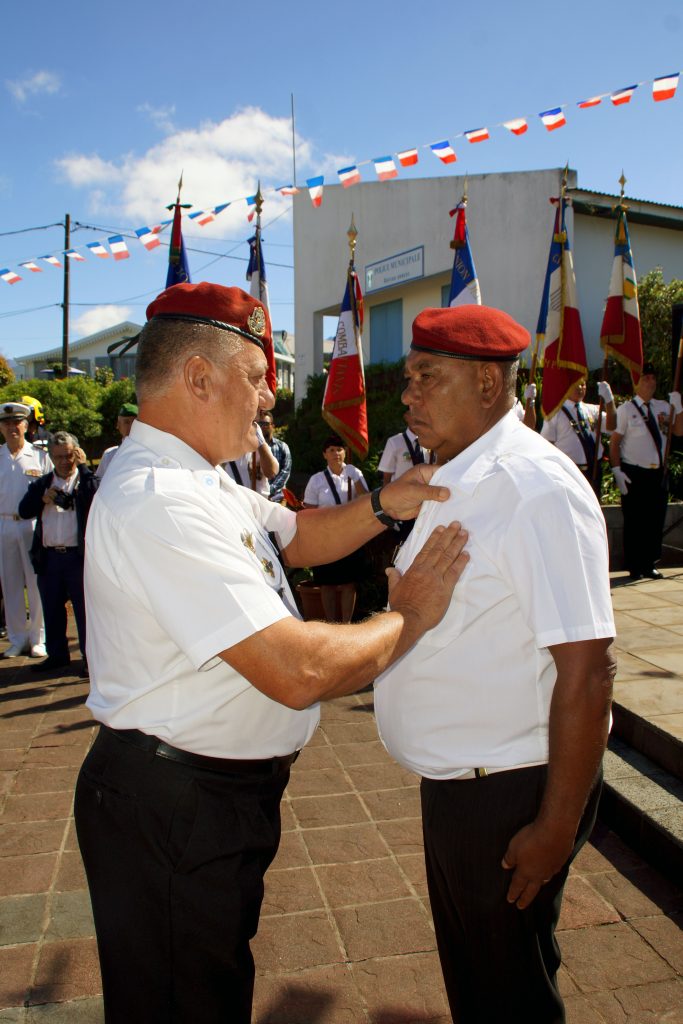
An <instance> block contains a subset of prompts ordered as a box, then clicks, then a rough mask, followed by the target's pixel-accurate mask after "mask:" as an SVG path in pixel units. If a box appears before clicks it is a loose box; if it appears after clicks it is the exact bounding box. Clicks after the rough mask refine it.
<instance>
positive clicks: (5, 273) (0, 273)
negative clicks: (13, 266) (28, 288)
mask: <svg viewBox="0 0 683 1024" xmlns="http://www.w3.org/2000/svg"><path fill="white" fill-rule="evenodd" d="M0 277H1V278H2V279H3V281H7V284H16V283H17V281H21V278H20V277H19V275H18V274H15V273H14V271H13V270H10V269H9V267H6V268H5V269H4V270H0Z"/></svg>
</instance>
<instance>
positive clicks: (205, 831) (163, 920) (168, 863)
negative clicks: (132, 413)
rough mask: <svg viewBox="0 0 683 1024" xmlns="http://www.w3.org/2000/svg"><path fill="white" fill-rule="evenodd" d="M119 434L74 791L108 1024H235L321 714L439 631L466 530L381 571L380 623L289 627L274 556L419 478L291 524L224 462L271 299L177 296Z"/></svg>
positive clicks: (264, 404)
mask: <svg viewBox="0 0 683 1024" xmlns="http://www.w3.org/2000/svg"><path fill="white" fill-rule="evenodd" d="M147 316H148V323H147V325H146V326H145V328H143V331H142V334H141V338H140V343H139V348H138V358H137V367H136V385H137V393H138V399H139V404H140V414H139V417H138V420H137V421H136V423H135V424H134V425H133V429H132V430H131V434H130V437H129V438H128V440H127V441H126V444H125V445H124V446H123V447H122V450H121V451H120V452H119V454H118V455H117V456H116V459H115V460H114V461H113V462H112V465H111V467H110V468H109V470H108V471H107V475H106V477H105V479H104V481H103V483H102V486H101V487H100V489H99V491H98V493H97V496H96V498H95V501H94V502H93V506H92V511H91V515H90V519H89V521H88V531H87V535H86V569H85V590H86V610H87V617H88V661H89V665H90V678H91V691H90V696H89V698H88V706H89V707H90V710H91V711H92V713H93V715H94V716H95V718H96V719H97V720H98V721H99V722H101V723H102V726H101V729H100V732H99V735H98V738H97V739H96V741H95V744H94V746H93V748H92V750H91V752H90V753H89V754H88V756H87V758H86V760H85V762H84V764H83V767H82V769H81V773H80V776H79V781H78V785H77V790H76V803H75V816H76V826H77V831H78V839H79V844H80V848H81V852H82V855H83V860H84V864H85V868H86V873H87V876H88V884H89V887H90V894H91V899H92V904H93V912H94V918H95V927H96V931H97V938H98V946H99V953H100V964H101V968H102V984H103V994H104V1004H105V1016H106V1020H107V1024H162V1022H163V1024H167V1022H169V1021H171V1020H173V1021H174V1022H176V1024H199V1022H201V1024H225V1022H226V1021H230V1022H231V1024H249V1022H250V1021H251V1002H252V988H253V979H254V965H253V959H252V955H251V951H250V948H249V940H250V939H251V938H252V937H253V936H254V934H255V932H256V928H257V925H258V917H259V911H260V905H261V900H262V897H263V876H264V873H265V871H266V869H267V867H268V865H269V864H270V862H271V860H272V858H273V857H274V855H275V853H276V851H277V847H278V842H279V836H280V815H279V803H280V798H281V795H282V792H283V790H284V787H285V784H286V782H287V779H288V776H289V768H290V765H291V764H292V762H293V761H294V759H295V758H296V755H297V752H298V751H299V750H300V749H301V747H303V746H304V744H305V743H306V742H307V741H308V740H309V739H310V737H311V735H312V733H313V732H314V731H315V728H316V726H317V723H318V717H319V710H318V705H317V701H319V700H325V699H331V698H332V697H335V696H340V695H341V694H344V693H351V692H353V691H354V690H357V689H360V688H362V687H363V686H364V685H366V684H367V683H368V682H369V681H370V680H372V679H373V678H374V677H375V676H376V674H377V673H378V672H380V671H382V670H383V669H384V668H386V667H387V665H389V664H390V663H391V662H393V661H394V660H395V659H396V658H400V657H401V656H402V655H403V654H404V653H405V652H406V651H407V650H408V649H409V647H410V646H411V645H412V644H413V643H414V642H415V641H416V640H417V639H418V638H419V637H420V636H422V635H423V633H424V632H425V630H427V629H430V628H431V627H432V626H433V625H435V624H436V622H438V621H439V619H440V618H441V615H442V614H443V611H444V609H445V607H446V606H447V604H448V603H449V602H450V597H451V594H452V589H453V586H454V584H455V582H456V579H457V577H458V576H459V574H460V572H461V571H462V568H463V566H464V564H465V561H466V558H467V556H466V555H465V554H464V553H463V552H462V546H463V543H464V540H465V538H464V536H463V534H462V532H461V531H460V528H459V524H452V525H450V526H449V527H448V528H446V529H445V530H439V531H437V532H436V533H435V536H434V538H432V539H431V540H429V541H428V542H427V544H426V545H425V548H424V551H423V552H422V555H421V556H420V557H419V558H418V560H417V561H416V563H415V564H414V566H413V567H412V568H411V569H410V570H409V571H408V572H406V573H405V574H404V575H403V576H402V577H400V578H399V576H398V573H394V574H393V575H392V577H391V579H390V587H391V593H392V601H393V605H394V607H393V610H392V611H391V612H387V613H385V614H383V615H376V616H374V617H373V618H372V619H370V620H368V621H367V622H364V623H360V624H357V625H356V624H354V625H346V626H342V625H329V624H327V623H321V622H302V621H301V620H300V618H299V616H298V613H297V612H296V606H295V603H294V601H293V598H292V594H291V591H290V589H289V586H288V584H287V580H286V577H285V574H284V571H283V568H282V565H281V564H280V562H279V560H278V557H277V554H276V551H275V549H274V547H273V545H272V543H271V541H270V538H269V533H270V532H271V531H272V532H274V533H275V534H276V536H277V537H278V542H279V545H280V548H281V550H282V553H283V557H284V558H285V559H286V561H287V563H288V564H290V565H294V566H302V565H311V564H316V563H317V562H320V561H325V560H329V561H331V560H334V559H336V558H339V557H341V556H342V555H345V554H347V553H348V552H349V551H351V550H353V549H354V548H356V547H358V546H360V545H361V544H363V543H365V542H366V541H367V540H369V539H371V538H372V537H373V536H376V535H377V534H378V533H379V532H381V530H382V529H383V528H385V526H387V525H389V523H390V522H391V518H389V517H392V518H393V517H401V518H409V517H410V516H414V515H416V514H417V511H418V507H419V505H420V503H421V502H422V501H423V500H425V499H427V498H436V499H437V500H444V499H445V498H446V497H447V492H446V491H445V489H441V488H437V489H432V488H431V487H429V486H428V483H427V482H428V480H429V478H430V476H431V474H432V470H431V469H430V468H429V467H419V468H418V469H416V470H414V471H413V473H412V474H410V475H409V476H406V477H404V478H403V479H402V480H400V481H398V482H397V483H395V484H391V485H390V486H389V487H388V488H387V489H386V490H385V492H384V494H383V496H382V501H381V502H380V497H379V493H378V492H373V494H372V495H367V496H363V497H361V498H358V499H357V500H356V501H353V502H349V503H344V504H343V505H341V506H335V507H334V508H326V509H316V510H304V511H303V512H301V513H299V514H298V515H297V514H295V513H294V512H291V511H290V510H289V509H285V508H283V507H282V506H281V505H278V504H275V503H273V502H271V501H269V500H268V498H266V497H263V496H262V495H259V494H257V493H255V492H254V491H253V490H250V489H248V488H246V487H240V486H239V485H237V484H236V483H235V482H234V481H233V480H231V479H230V478H229V477H228V475H227V474H226V473H225V472H224V471H223V470H222V469H221V468H216V467H220V464H221V463H223V462H225V461H228V460H230V459H235V458H237V457H238V456H239V455H241V454H242V453H243V452H245V451H249V450H253V449H255V448H256V445H257V435H256V431H255V427H254V420H255V417H256V415H257V410H258V409H259V408H263V409H270V408H272V406H273V404H274V397H273V395H272V394H271V392H270V391H269V390H268V387H267V385H266V383H265V374H266V369H267V365H268V364H267V361H266V349H267V347H268V346H270V345H271V344H272V338H271V332H270V323H269V318H268V313H267V310H266V309H265V307H264V306H263V305H262V304H261V303H260V302H258V301H257V300H256V299H254V298H252V297H251V296H249V295H247V294H246V293H245V292H243V291H242V290H241V289H239V288H224V287H222V286H219V285H212V284H208V283H202V284H198V285H191V284H179V285H175V286H173V287H171V288H169V289H167V290H166V291H165V292H163V293H162V294H161V295H160V296H159V297H158V298H157V299H156V300H155V301H154V302H153V303H152V304H151V305H150V307H149V308H148V310H147Z"/></svg>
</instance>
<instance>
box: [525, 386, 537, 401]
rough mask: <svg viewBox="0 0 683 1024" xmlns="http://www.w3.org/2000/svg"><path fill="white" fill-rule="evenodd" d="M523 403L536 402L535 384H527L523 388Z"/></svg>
mask: <svg viewBox="0 0 683 1024" xmlns="http://www.w3.org/2000/svg"><path fill="white" fill-rule="evenodd" d="M524 401H525V402H535V401H536V385H535V384H527V386H526V387H525V388H524Z"/></svg>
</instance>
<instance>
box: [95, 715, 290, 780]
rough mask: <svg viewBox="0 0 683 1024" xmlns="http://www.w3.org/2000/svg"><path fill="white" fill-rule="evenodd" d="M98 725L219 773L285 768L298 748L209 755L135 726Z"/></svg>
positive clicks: (273, 771)
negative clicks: (249, 755) (257, 754)
mask: <svg viewBox="0 0 683 1024" xmlns="http://www.w3.org/2000/svg"><path fill="white" fill-rule="evenodd" d="M100 729H101V730H102V731H103V732H105V733H107V734H109V735H111V736H115V737H116V738H117V739H119V740H122V741H123V742H124V743H129V744H130V745H131V746H133V747H138V749H139V750H147V751H150V752H151V753H153V754H155V755H156V756H157V757H165V758H166V759H167V760H169V761H177V762H178V763H179V764H186V765H189V766H190V767H191V768H203V769H204V771H209V772H222V773H223V774H228V773H233V774H238V775H244V774H247V775H279V773H280V772H284V771H286V770H287V769H288V768H289V767H290V766H291V765H292V764H294V762H295V761H296V759H297V757H298V756H299V751H298V750H295V751H294V753H293V754H285V755H284V756H283V757H266V758H259V759H257V760H254V761H243V760H237V759H235V758H224V757H209V756H207V755H206V754H193V753H191V752H190V751H189V750H181V749H180V748H179V747H172V746H171V745H170V743H164V741H163V740H160V739H159V738H158V737H157V736H150V735H149V734H148V733H146V732H140V730H139V729H111V728H110V727H109V726H108V725H101V726H100Z"/></svg>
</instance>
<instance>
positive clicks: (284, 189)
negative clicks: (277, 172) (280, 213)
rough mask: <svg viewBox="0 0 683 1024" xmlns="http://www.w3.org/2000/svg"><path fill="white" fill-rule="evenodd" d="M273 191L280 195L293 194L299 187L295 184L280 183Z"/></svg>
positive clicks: (296, 192)
mask: <svg viewBox="0 0 683 1024" xmlns="http://www.w3.org/2000/svg"><path fill="white" fill-rule="evenodd" d="M275 191H276V192H279V193H280V195H281V196H295V195H297V194H298V192H299V189H298V188H297V187H296V185H280V187H279V188H277V189H275Z"/></svg>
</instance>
